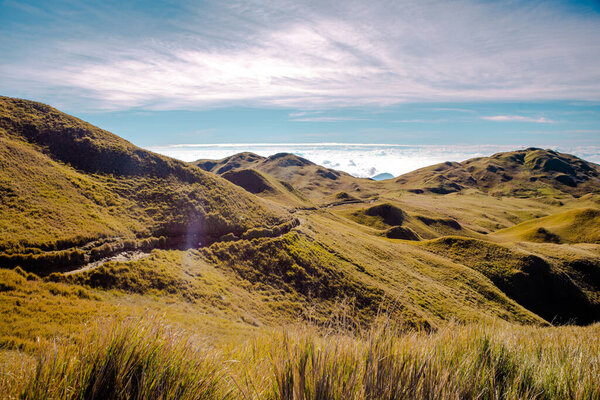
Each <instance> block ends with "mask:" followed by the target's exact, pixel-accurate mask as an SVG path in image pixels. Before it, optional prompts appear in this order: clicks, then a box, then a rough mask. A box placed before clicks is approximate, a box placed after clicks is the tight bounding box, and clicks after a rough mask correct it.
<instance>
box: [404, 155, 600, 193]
mask: <svg viewBox="0 0 600 400" xmlns="http://www.w3.org/2000/svg"><path fill="white" fill-rule="evenodd" d="M396 182H397V183H398V184H400V185H401V186H402V187H403V188H406V189H410V190H413V191H426V192H431V193H438V194H446V193H452V192H458V191H461V190H465V189H468V188H475V189H479V190H482V191H484V192H487V193H490V194H494V195H511V196H539V195H555V194H565V193H566V194H571V195H583V194H587V193H591V192H594V193H597V192H599V191H600V167H599V166H598V165H597V164H594V163H590V162H587V161H584V160H582V159H580V158H578V157H575V156H573V155H570V154H564V153H559V152H556V151H553V150H542V149H537V148H528V149H526V150H518V151H512V152H507V153H498V154H494V155H493V156H491V157H480V158H473V159H470V160H466V161H463V162H460V163H458V162H445V163H441V164H437V165H432V166H431V167H426V168H421V169H419V170H416V171H414V172H411V173H408V174H404V175H402V176H400V177H398V178H397V179H396Z"/></svg>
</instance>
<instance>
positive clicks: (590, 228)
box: [493, 208, 600, 243]
mask: <svg viewBox="0 0 600 400" xmlns="http://www.w3.org/2000/svg"><path fill="white" fill-rule="evenodd" d="M493 236H494V237H496V238H499V239H502V240H512V241H517V240H520V241H529V242H540V243H544V242H549V243H600V209H597V208H578V209H574V210H569V211H564V212H561V213H557V214H552V215H549V216H547V217H543V218H538V219H534V220H530V221H526V222H523V223H521V224H518V225H515V226H513V227H510V228H506V229H502V230H499V231H497V232H494V233H493Z"/></svg>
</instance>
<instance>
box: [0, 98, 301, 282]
mask: <svg viewBox="0 0 600 400" xmlns="http://www.w3.org/2000/svg"><path fill="white" fill-rule="evenodd" d="M0 165H1V167H2V168H1V169H0V171H1V172H0V193H1V194H2V196H1V200H0V229H1V230H2V232H3V234H2V235H1V237H0V252H2V254H3V255H2V256H0V260H4V262H5V263H8V264H9V265H23V266H25V265H27V264H29V266H30V269H31V270H35V271H36V272H37V273H41V274H46V273H49V272H51V271H53V270H54V269H55V268H58V269H60V268H65V266H64V265H62V266H61V265H60V264H61V261H58V260H61V259H63V258H66V259H68V260H70V261H69V263H67V264H71V265H77V264H81V263H84V262H85V260H88V259H89V258H90V257H92V258H97V257H99V255H100V254H101V255H108V254H110V253H111V252H112V249H115V250H119V249H123V248H124V247H127V248H138V247H145V248H151V247H157V246H158V245H159V243H160V246H162V247H165V246H175V247H180V246H183V247H189V246H194V245H196V244H197V243H198V242H209V243H210V242H211V241H214V240H216V239H217V238H219V237H221V236H223V235H227V234H234V235H243V233H244V232H246V231H248V230H251V229H256V228H269V227H273V226H277V225H279V224H284V223H286V222H288V221H289V220H290V217H289V215H288V214H287V213H286V212H285V211H283V210H282V209H280V208H278V207H276V206H274V205H272V204H267V203H264V202H262V201H261V200H260V199H258V198H256V197H255V196H252V195H250V194H248V193H247V192H246V191H245V190H242V189H240V188H239V187H238V186H236V185H233V184H231V183H230V182H229V181H227V180H225V179H222V178H220V177H218V176H216V175H213V174H209V173H206V172H204V171H202V170H200V169H198V168H195V167H191V166H190V165H188V164H186V163H183V162H180V161H177V160H174V159H170V158H167V157H164V156H161V155H158V154H154V153H151V152H149V151H146V150H143V149H140V148H138V147H136V146H134V145H132V144H131V143H129V142H127V141H125V140H123V139H121V138H119V137H118V136H116V135H113V134H111V133H109V132H107V131H104V130H101V129H99V128H97V127H94V126H92V125H90V124H88V123H86V122H84V121H81V120H79V119H77V118H74V117H71V116H69V115H66V114H64V113H61V112H60V111H58V110H55V109H53V108H52V107H49V106H47V105H44V104H40V103H36V102H32V101H26V100H19V99H12V98H7V97H2V98H0ZM126 241H127V243H125V242H126ZM144 241H145V242H144ZM92 254H96V255H95V256H93V255H92ZM2 257H3V258H2Z"/></svg>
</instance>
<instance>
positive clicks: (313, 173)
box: [192, 153, 374, 204]
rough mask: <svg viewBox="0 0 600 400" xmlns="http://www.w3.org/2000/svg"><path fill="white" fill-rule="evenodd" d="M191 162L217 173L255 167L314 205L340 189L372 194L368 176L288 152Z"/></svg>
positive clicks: (360, 195) (357, 193)
mask: <svg viewBox="0 0 600 400" xmlns="http://www.w3.org/2000/svg"><path fill="white" fill-rule="evenodd" d="M192 164H193V165H196V166H198V167H200V168H202V169H204V170H206V171H210V172H214V173H216V174H224V173H227V172H229V171H233V170H236V169H254V170H257V171H260V172H262V173H266V174H267V175H270V176H273V177H274V178H276V179H278V180H280V181H284V182H287V183H289V184H290V185H292V186H293V187H294V189H296V190H298V191H299V192H300V193H302V194H303V195H304V196H306V197H308V198H309V199H310V200H311V201H314V202H316V203H317V204H326V203H329V202H333V201H335V195H336V194H337V193H339V192H352V193H354V194H355V196H356V197H360V198H366V197H369V196H372V195H373V194H374V193H373V192H371V191H369V187H370V184H371V181H370V180H368V179H360V178H355V177H353V176H351V175H350V174H347V173H345V172H341V171H336V170H333V169H329V168H325V167H322V166H320V165H317V164H315V163H313V162H311V161H309V160H307V159H305V158H302V157H299V156H296V155H294V154H290V153H279V154H274V155H272V156H270V157H261V156H259V155H256V154H253V153H239V154H235V155H233V156H230V157H226V158H223V159H221V160H197V161H194V162H193V163H192Z"/></svg>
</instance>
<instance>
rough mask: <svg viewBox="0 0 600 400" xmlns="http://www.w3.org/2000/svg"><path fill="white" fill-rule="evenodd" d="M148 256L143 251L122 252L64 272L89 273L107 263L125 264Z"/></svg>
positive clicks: (66, 273)
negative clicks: (117, 262)
mask: <svg viewBox="0 0 600 400" xmlns="http://www.w3.org/2000/svg"><path fill="white" fill-rule="evenodd" d="M149 255H150V253H145V252H143V251H139V250H135V251H124V252H121V253H118V254H115V255H113V256H111V257H105V258H102V259H100V260H97V261H94V262H91V263H88V264H85V265H84V266H82V267H81V268H77V269H74V270H72V271H68V272H65V273H64V274H65V275H71V274H76V273H79V272H84V271H89V270H91V269H94V268H98V267H99V266H101V265H102V264H105V263H107V262H109V261H119V262H127V261H137V260H141V259H142V258H146V257H148V256H149Z"/></svg>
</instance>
